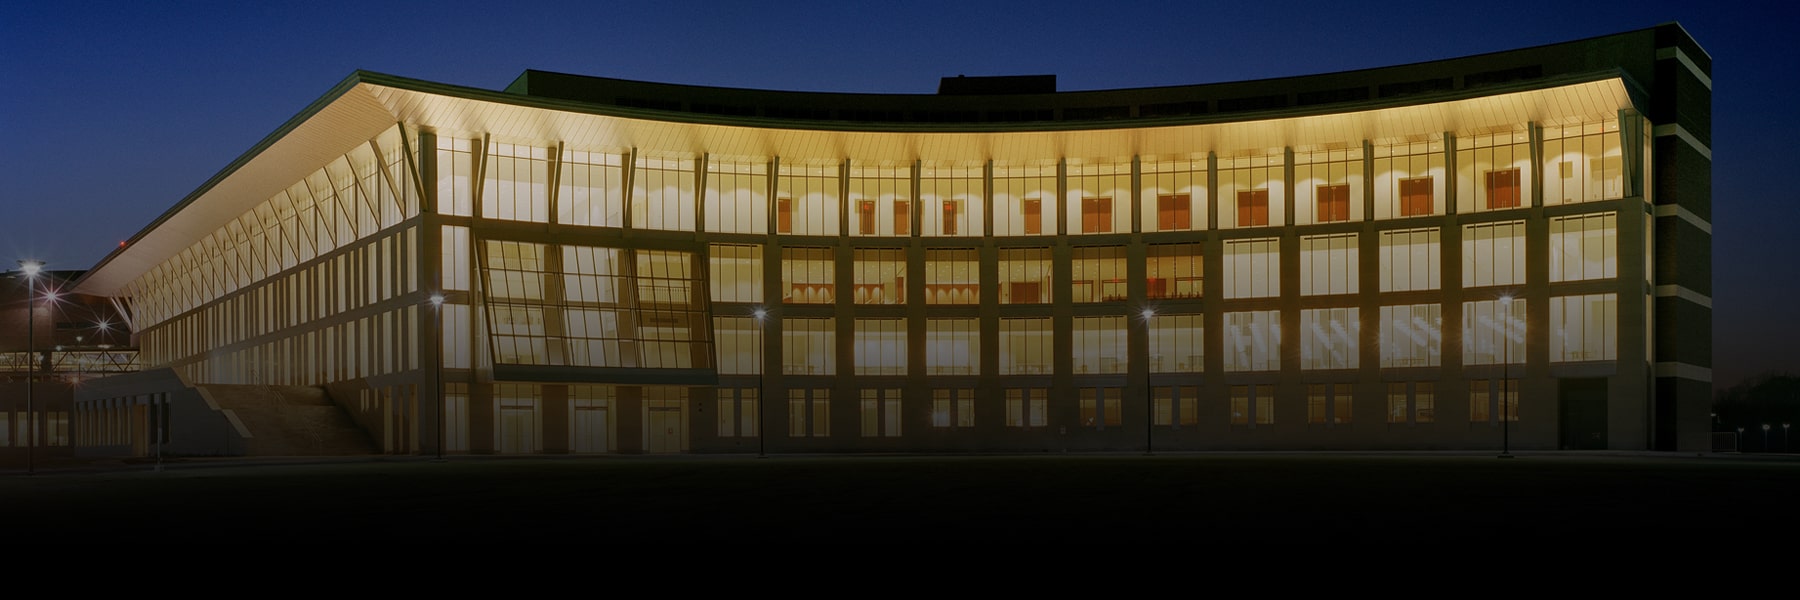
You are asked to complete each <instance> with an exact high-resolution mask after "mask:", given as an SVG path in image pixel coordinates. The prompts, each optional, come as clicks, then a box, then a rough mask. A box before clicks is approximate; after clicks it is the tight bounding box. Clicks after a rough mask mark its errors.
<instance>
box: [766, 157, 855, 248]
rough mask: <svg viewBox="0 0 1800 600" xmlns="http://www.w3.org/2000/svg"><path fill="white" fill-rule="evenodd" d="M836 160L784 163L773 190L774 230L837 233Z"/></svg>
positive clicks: (816, 233) (811, 233)
mask: <svg viewBox="0 0 1800 600" xmlns="http://www.w3.org/2000/svg"><path fill="white" fill-rule="evenodd" d="M839 169H840V166H839V165H838V164H837V163H815V164H783V165H781V177H780V184H779V187H778V188H777V189H776V193H775V232H776V233H792V234H796V235H837V234H838V210H839V205H840V202H839V198H838V181H839V179H838V171H839Z"/></svg>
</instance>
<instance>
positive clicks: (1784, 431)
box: [1781, 423, 1793, 452]
mask: <svg viewBox="0 0 1800 600" xmlns="http://www.w3.org/2000/svg"><path fill="white" fill-rule="evenodd" d="M1790 425H1793V423H1782V424H1781V451H1782V452H1787V451H1788V426H1790Z"/></svg>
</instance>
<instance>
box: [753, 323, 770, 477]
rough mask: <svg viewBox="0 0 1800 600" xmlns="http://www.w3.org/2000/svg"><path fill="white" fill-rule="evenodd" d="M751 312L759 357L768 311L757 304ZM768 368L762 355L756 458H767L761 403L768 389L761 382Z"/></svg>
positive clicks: (765, 400) (758, 376)
mask: <svg viewBox="0 0 1800 600" xmlns="http://www.w3.org/2000/svg"><path fill="white" fill-rule="evenodd" d="M751 314H752V315H754V316H755V317H756V355H757V356H759V357H760V356H763V350H764V348H763V323H766V322H768V320H769V311H768V309H765V308H763V307H761V306H758V307H756V310H755V311H754V312H752V313H751ZM768 370H769V359H768V358H767V357H764V358H763V360H762V364H759V365H756V457H757V458H768V457H769V455H768V453H767V452H766V451H765V450H766V445H765V444H764V443H763V439H764V438H767V437H768V436H767V435H764V432H763V428H764V427H767V426H768V424H767V423H764V422H763V414H764V412H763V405H764V404H768V403H769V397H768V396H769V394H768V390H766V389H763V385H764V384H763V382H765V381H767V375H766V372H767V371H768Z"/></svg>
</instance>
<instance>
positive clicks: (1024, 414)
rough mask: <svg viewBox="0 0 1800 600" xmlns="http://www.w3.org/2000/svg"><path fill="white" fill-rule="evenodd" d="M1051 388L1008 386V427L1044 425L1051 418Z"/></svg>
mask: <svg viewBox="0 0 1800 600" xmlns="http://www.w3.org/2000/svg"><path fill="white" fill-rule="evenodd" d="M1049 404H1050V390H1047V389H1044V388H1008V389H1007V390H1006V426H1007V427H1043V426H1044V425H1045V423H1047V422H1048V420H1049V419H1047V418H1046V416H1045V412H1046V411H1048V410H1049Z"/></svg>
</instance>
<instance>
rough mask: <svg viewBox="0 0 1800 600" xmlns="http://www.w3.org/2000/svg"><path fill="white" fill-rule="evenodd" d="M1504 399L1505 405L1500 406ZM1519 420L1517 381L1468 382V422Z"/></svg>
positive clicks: (1485, 380) (1484, 380) (1480, 380)
mask: <svg viewBox="0 0 1800 600" xmlns="http://www.w3.org/2000/svg"><path fill="white" fill-rule="evenodd" d="M1500 398H1505V399H1506V402H1505V405H1504V406H1502V405H1500V404H1501V403H1500ZM1502 416H1504V418H1505V419H1506V420H1508V421H1514V422H1517V421H1518V420H1519V380H1517V379H1475V380H1471V381H1469V422H1470V423H1499V422H1500V419H1499V417H1502Z"/></svg>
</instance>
